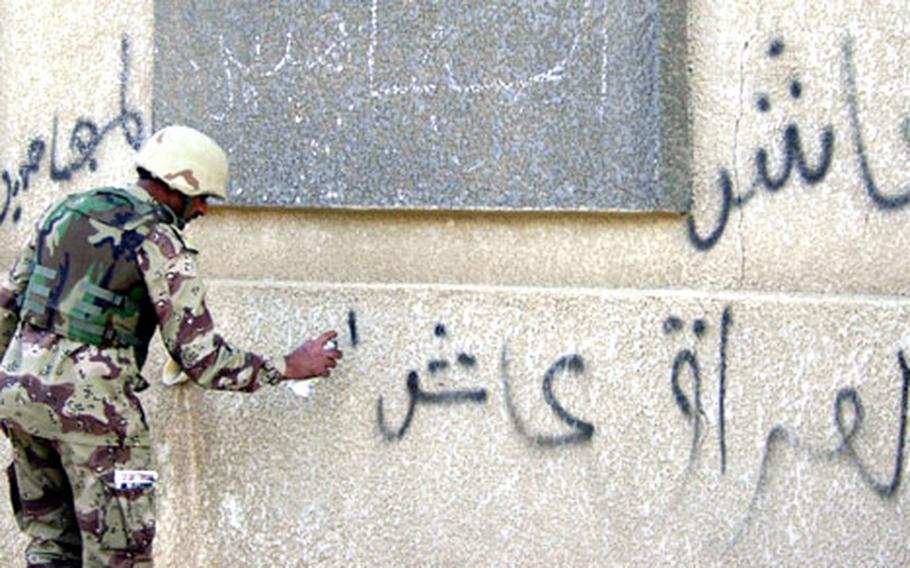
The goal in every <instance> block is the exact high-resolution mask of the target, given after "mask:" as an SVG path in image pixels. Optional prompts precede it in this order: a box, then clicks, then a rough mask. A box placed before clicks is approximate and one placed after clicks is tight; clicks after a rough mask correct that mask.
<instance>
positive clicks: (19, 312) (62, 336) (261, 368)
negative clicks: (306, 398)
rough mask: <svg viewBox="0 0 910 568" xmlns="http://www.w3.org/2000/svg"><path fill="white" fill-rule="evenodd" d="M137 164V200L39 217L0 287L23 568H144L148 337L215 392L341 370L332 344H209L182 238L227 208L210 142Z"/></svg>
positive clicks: (148, 504)
mask: <svg viewBox="0 0 910 568" xmlns="http://www.w3.org/2000/svg"><path fill="white" fill-rule="evenodd" d="M136 166H137V168H136V169H137V172H138V175H139V179H138V181H137V182H136V184H135V185H133V186H130V187H125V188H112V187H107V188H102V189H96V190H93V191H89V192H86V193H81V194H75V195H72V196H69V197H67V198H66V199H64V200H63V201H62V202H60V203H59V204H57V205H56V206H54V207H52V208H51V209H49V211H48V212H47V213H46V214H45V215H44V217H43V218H42V219H41V220H40V221H39V222H38V224H37V227H36V231H35V233H34V234H33V235H32V236H31V238H30V239H29V241H28V244H27V245H26V247H25V249H24V250H23V251H22V253H21V255H20V256H19V258H18V259H17V261H16V263H15V265H14V266H13V268H12V270H11V271H10V273H9V277H8V281H7V282H6V283H3V284H2V285H0V354H3V359H2V362H0V422H2V426H3V430H4V432H5V433H6V436H7V437H8V438H9V440H10V442H11V444H12V448H13V465H11V466H10V468H9V469H8V475H9V484H10V492H11V504H12V506H13V511H14V514H15V517H16V521H17V523H18V524H19V526H20V528H21V529H22V530H23V531H24V532H25V533H26V534H27V535H28V536H29V537H31V543H30V544H29V545H28V548H27V550H26V559H27V562H28V566H79V565H84V566H150V565H151V564H152V539H153V538H154V536H155V520H154V492H155V482H156V479H157V474H156V473H155V472H154V463H153V456H152V449H151V447H150V444H151V437H150V434H149V426H148V423H147V422H146V418H145V414H144V413H143V410H142V405H141V403H140V401H139V398H138V397H137V396H136V393H138V392H140V391H142V390H143V389H145V388H146V387H148V383H147V382H146V381H145V380H144V379H143V377H142V376H141V375H140V370H141V369H142V365H143V363H144V362H145V359H146V355H147V353H148V346H149V342H150V340H151V338H152V334H153V333H154V331H155V328H156V327H157V328H158V329H159V330H160V332H161V338H162V340H163V341H164V346H165V348H166V349H167V352H168V354H169V355H170V356H171V358H172V359H173V361H174V362H176V364H177V365H179V367H180V370H181V371H182V372H183V373H184V374H185V375H186V376H187V377H189V378H190V379H191V380H193V381H194V382H196V383H197V384H198V385H200V386H202V387H205V388H211V389H219V390H233V391H243V392H252V391H255V390H257V389H259V388H260V387H262V386H263V385H274V384H278V383H280V382H282V381H285V380H296V379H305V378H311V377H317V376H318V377H327V376H329V373H330V371H331V369H332V368H334V367H335V365H336V360H337V359H340V358H341V356H342V354H341V352H340V351H338V350H337V349H336V348H335V347H334V346H333V345H332V344H330V342H331V341H332V339H333V338H334V337H335V332H334V331H329V332H326V333H323V334H322V335H320V336H319V337H318V338H317V339H314V340H311V341H306V342H304V343H303V344H301V345H300V346H299V347H297V348H296V349H295V350H294V351H292V352H291V353H290V354H288V355H286V356H285V357H284V358H283V360H277V361H274V362H273V361H269V360H268V359H266V358H263V357H261V356H259V355H257V354H255V353H251V352H248V351H242V350H240V349H238V348H236V347H234V346H232V345H231V344H229V343H228V342H227V341H225V340H224V339H223V338H222V337H221V336H220V335H218V334H217V333H216V332H215V326H214V323H213V321H212V316H211V315H210V314H209V311H208V309H207V308H206V305H205V286H204V284H203V282H202V280H201V279H200V278H199V276H198V274H197V270H196V261H195V255H196V251H195V250H194V249H192V248H191V247H190V246H188V245H187V243H186V241H185V240H184V238H183V236H182V233H181V230H182V229H183V228H184V225H185V224H186V223H187V222H189V221H190V220H192V219H194V218H195V217H198V216H201V215H204V214H205V213H206V211H207V202H206V200H207V198H208V197H219V198H224V197H225V196H226V188H227V180H228V163H227V157H226V155H225V153H224V151H223V150H222V149H221V148H220V147H219V146H218V145H217V144H216V143H215V142H214V141H213V140H211V139H210V138H209V137H207V136H206V135H204V134H202V133H201V132H198V131H196V130H193V129H191V128H187V127H183V126H171V127H168V128H165V129H163V130H160V131H159V132H157V133H155V134H154V135H153V136H152V137H151V138H150V139H149V140H148V141H147V142H146V143H145V144H144V145H143V147H142V148H141V149H140V151H139V153H138V154H137V157H136Z"/></svg>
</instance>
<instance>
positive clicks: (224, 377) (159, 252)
mask: <svg viewBox="0 0 910 568" xmlns="http://www.w3.org/2000/svg"><path fill="white" fill-rule="evenodd" d="M195 255H196V251H195V250H193V249H191V248H189V247H187V246H186V244H185V243H184V241H183V239H182V238H181V235H180V234H179V233H177V231H176V230H175V229H173V228H171V227H170V226H167V225H157V226H156V227H154V228H153V229H152V231H151V232H150V233H149V235H148V237H147V238H146V239H145V242H144V243H143V245H142V247H141V249H140V252H139V256H140V258H139V267H140V269H141V270H142V273H143V278H144V279H145V283H146V287H147V288H148V293H149V299H150V300H151V302H152V304H153V305H154V308H155V312H156V314H157V316H158V327H159V330H160V332H161V337H162V339H163V340H164V345H165V348H166V349H167V351H168V353H169V354H170V356H171V357H172V358H173V359H174V361H176V362H177V363H178V364H179V365H180V368H181V369H183V371H184V372H185V373H186V374H187V375H188V376H189V377H190V378H191V379H192V380H193V381H194V382H196V383H197V384H199V385H200V386H202V387H205V388H211V389H218V390H237V391H246V392H252V391H255V390H257V389H258V388H260V387H261V386H262V385H264V384H276V383H278V382H280V381H281V380H284V379H285V378H286V377H285V376H284V373H285V371H286V367H285V362H284V361H283V360H278V361H274V362H273V361H270V360H268V359H266V358H264V357H262V356H260V355H257V354H256V353H252V352H249V351H244V350H241V349H238V348H236V347H234V346H232V345H231V344H230V343H228V342H227V341H226V340H225V339H224V338H223V337H222V336H221V335H219V334H218V333H217V332H216V329H215V323H214V320H213V319H212V315H211V313H210V312H209V310H208V308H207V307H206V305H205V293H206V290H205V284H204V283H203V281H202V279H201V278H200V277H199V275H198V272H197V267H196V261H195Z"/></svg>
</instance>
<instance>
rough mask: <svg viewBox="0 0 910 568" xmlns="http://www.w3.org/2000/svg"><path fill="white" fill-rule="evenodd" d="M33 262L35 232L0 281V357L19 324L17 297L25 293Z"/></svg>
mask: <svg viewBox="0 0 910 568" xmlns="http://www.w3.org/2000/svg"><path fill="white" fill-rule="evenodd" d="M34 262H35V234H34V233H32V234H31V235H30V236H29V237H28V240H27V241H26V243H25V245H24V246H23V247H22V250H21V251H20V252H19V256H18V258H16V262H15V263H14V264H13V267H12V268H11V269H10V271H9V272H8V273H7V275H6V277H5V278H4V279H3V280H2V281H0V358H2V357H3V353H4V352H5V351H6V347H7V346H8V345H9V342H10V340H11V339H12V337H13V333H15V331H16V326H17V325H18V324H19V298H20V297H21V296H22V295H23V294H24V293H25V288H26V286H28V281H29V278H31V275H32V267H33V266H34Z"/></svg>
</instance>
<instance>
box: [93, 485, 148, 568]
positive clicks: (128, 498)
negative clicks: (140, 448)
mask: <svg viewBox="0 0 910 568" xmlns="http://www.w3.org/2000/svg"><path fill="white" fill-rule="evenodd" d="M112 473H113V472H112ZM105 477H107V476H105ZM104 485H105V489H106V491H107V494H108V499H107V503H106V506H105V510H104V524H105V527H104V528H105V530H104V535H103V536H102V538H101V544H102V546H103V548H105V549H107V550H108V551H111V552H113V553H114V554H113V557H114V558H117V559H119V560H120V561H122V562H125V563H126V564H125V565H132V563H140V562H150V561H151V558H152V540H153V539H154V538H155V501H156V491H155V486H154V485H149V486H145V487H129V488H123V487H118V486H117V485H116V484H115V483H114V479H113V477H111V478H110V479H105V482H104Z"/></svg>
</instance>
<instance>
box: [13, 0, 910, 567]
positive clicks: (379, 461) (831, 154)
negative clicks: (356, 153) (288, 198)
mask: <svg viewBox="0 0 910 568" xmlns="http://www.w3.org/2000/svg"><path fill="white" fill-rule="evenodd" d="M902 8H904V6H903V3H901V2H884V1H882V2H876V3H869V2H860V1H858V0H857V1H844V2H840V3H836V4H835V3H803V4H795V5H794V4H793V3H790V2H784V1H766V2H762V3H748V2H739V3H729V2H708V1H706V0H691V1H690V2H689V8H688V9H689V14H688V22H689V23H688V35H689V45H688V46H687V49H688V69H687V72H688V75H689V86H690V108H689V113H690V131H691V136H692V139H693V148H692V152H693V157H694V163H693V180H692V187H693V188H694V206H693V209H692V212H691V214H690V215H687V216H681V217H677V216H670V215H648V214H636V215H616V214H598V215H593V214H591V215H588V214H560V213H538V214H533V213H517V214H509V213H504V212H500V213H470V212H458V213H449V212H445V211H436V212H432V213H429V212H427V213H424V212H419V211H411V212H406V213H402V212H397V211H394V210H389V211H372V212H361V211H346V210H338V211H324V210H279V209H238V208H222V209H218V210H216V211H214V212H213V214H212V215H211V216H210V218H208V219H206V220H205V221H203V222H202V223H199V224H198V226H196V227H192V229H191V231H190V233H191V237H192V238H193V240H194V242H195V244H196V245H197V246H198V247H199V248H200V249H201V250H202V251H203V254H202V262H203V268H204V271H205V273H206V275H207V277H208V280H209V282H210V287H211V294H210V303H211V305H212V308H213V310H214V312H215V314H216V317H217V318H218V320H219V323H220V325H221V326H222V327H223V328H224V329H225V334H226V335H227V336H229V337H230V338H232V339H234V340H235V341H236V342H237V343H238V344H240V345H243V346H246V347H251V348H255V349H259V350H261V351H263V352H265V353H268V354H272V355H278V354H281V353H282V352H283V351H284V350H286V349H287V348H288V347H290V346H291V345H292V342H293V341H294V340H296V339H298V338H302V337H304V336H306V335H311V334H313V333H315V332H317V331H318V330H320V329H323V328H325V327H329V326H331V327H335V328H337V329H338V330H339V331H340V332H341V340H342V347H343V348H344V349H345V359H344V365H343V367H342V368H341V369H339V371H338V372H337V373H336V375H335V376H334V377H333V379H332V380H331V381H328V382H325V383H323V384H321V385H320V386H319V388H318V389H317V391H316V392H315V393H314V395H313V396H312V397H311V398H309V399H306V400H303V399H299V398H295V397H293V396H292V395H291V394H290V393H289V392H287V391H286V390H285V389H283V388H278V389H273V390H271V391H268V392H262V393H258V394H256V395H252V396H241V395H225V394H213V393H208V392H203V391H201V390H199V389H195V388H193V387H180V388H174V389H168V388H165V387H163V386H162V385H160V384H158V385H155V386H154V387H153V388H152V389H150V391H149V392H148V393H147V394H146V395H145V398H144V400H145V402H146V403H147V406H148V408H149V412H150V414H151V415H152V416H153V419H154V423H155V427H156V431H157V439H158V441H159V454H158V455H159V462H160V471H161V474H162V478H163V483H162V488H161V500H160V503H159V510H160V537H159V539H158V541H157V552H158V557H159V563H160V564H161V565H163V566H186V565H197V566H273V565H313V564H317V565H318V564H322V565H349V564H355V565H390V564H391V565H502V564H506V565H550V564H554V563H559V564H563V565H570V566H584V565H593V564H596V565H653V564H668V563H678V564H688V565H691V564H697V565H792V566H797V565H799V566H801V565H806V564H811V565H826V566H827V565H845V566H853V565H888V566H891V565H902V564H907V563H908V562H910V546H908V544H907V543H908V536H910V535H908V530H910V529H908V526H910V523H908V517H910V514H908V512H907V507H908V500H907V487H906V484H905V483H904V479H903V478H904V470H903V465H904V452H905V439H906V432H905V428H906V410H907V387H908V380H910V370H908V361H907V360H906V355H905V354H904V351H903V349H906V348H907V346H908V343H910V334H908V332H907V326H906V322H907V320H908V316H910V302H908V301H907V300H906V284H905V279H904V277H903V275H904V274H905V273H906V272H907V271H908V268H910V263H908V261H907V260H906V254H905V251H906V250H907V248H908V245H910V224H908V219H910V218H908V215H910V206H908V205H907V204H908V202H910V197H907V195H908V192H910V173H908V171H910V170H908V166H910V155H908V151H910V98H908V95H907V86H908V78H907V73H908V67H907V63H906V61H908V59H910V39H908V38H910V16H907V15H906V14H905V12H906V11H905V10H902ZM153 13H154V7H153V5H152V3H151V2H132V3H127V2H118V3H108V2H95V3H77V4H73V3H64V2H59V3H35V4H32V3H26V2H19V1H9V0H7V1H3V2H0V22H3V23H2V24H0V72H2V74H3V78H4V80H3V83H2V87H0V116H2V117H3V120H2V121H0V129H2V136H0V165H2V168H3V172H2V174H3V175H2V180H0V213H2V217H0V219H2V221H0V239H2V240H0V243H2V244H0V260H2V261H3V265H4V266H7V265H8V264H9V263H10V262H11V261H12V258H13V256H14V254H15V251H16V248H17V246H18V243H19V241H21V240H22V238H23V237H24V235H25V233H26V230H27V227H28V226H29V224H30V223H31V222H32V221H33V220H34V219H35V218H36V216H37V215H38V214H39V213H40V211H41V209H42V208H43V207H44V206H45V205H46V204H48V203H50V202H51V201H53V200H54V199H56V198H57V197H59V196H60V195H61V194H63V193H65V192H69V191H76V190H80V189H87V188H89V187H92V186H95V185H99V184H103V183H115V182H118V181H120V180H124V179H128V177H129V169H130V168H129V158H130V155H131V152H132V150H131V146H132V145H134V144H136V143H137V142H138V140H139V139H141V136H142V135H145V134H147V133H148V132H149V129H150V128H151V124H152V116H151V109H152V107H153V97H154V90H153V88H152V77H153V65H154V55H155V54H154V52H153V48H152V46H153V44H154V38H153V29H154V23H153ZM36 29H37V30H41V33H40V34H35V33H34V32H33V31H32V30H36ZM680 49H683V46H680ZM212 134H213V135H214V136H215V137H217V134H218V133H217V132H213V133H212ZM237 151H242V149H238V150H237ZM442 361H445V362H447V363H448V366H447V367H446V366H444V365H443V363H442ZM161 362H162V357H161V351H160V349H157V350H156V351H155V353H154V356H153V358H152V360H151V361H150V362H149V364H148V365H147V367H146V370H145V371H146V373H147V374H148V375H149V377H154V376H156V375H157V374H158V372H159V369H160V365H161ZM408 385H410V389H409V386H408ZM436 395H438V396H436ZM380 409H381V413H380ZM409 409H410V410H412V411H413V412H412V413H411V414H410V418H409V417H408V416H409ZM0 453H2V455H0V457H2V458H4V459H5V458H7V457H8V450H7V449H6V447H5V446H4V447H3V450H2V452H0ZM3 489H4V490H5V487H3ZM0 535H2V536H0V561H2V563H3V564H4V565H16V563H17V562H19V560H18V558H19V554H20V553H21V549H22V547H23V545H24V542H23V539H22V538H21V537H19V536H18V535H17V534H16V533H15V530H14V525H13V523H12V519H11V517H10V515H8V514H4V515H2V516H0Z"/></svg>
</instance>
